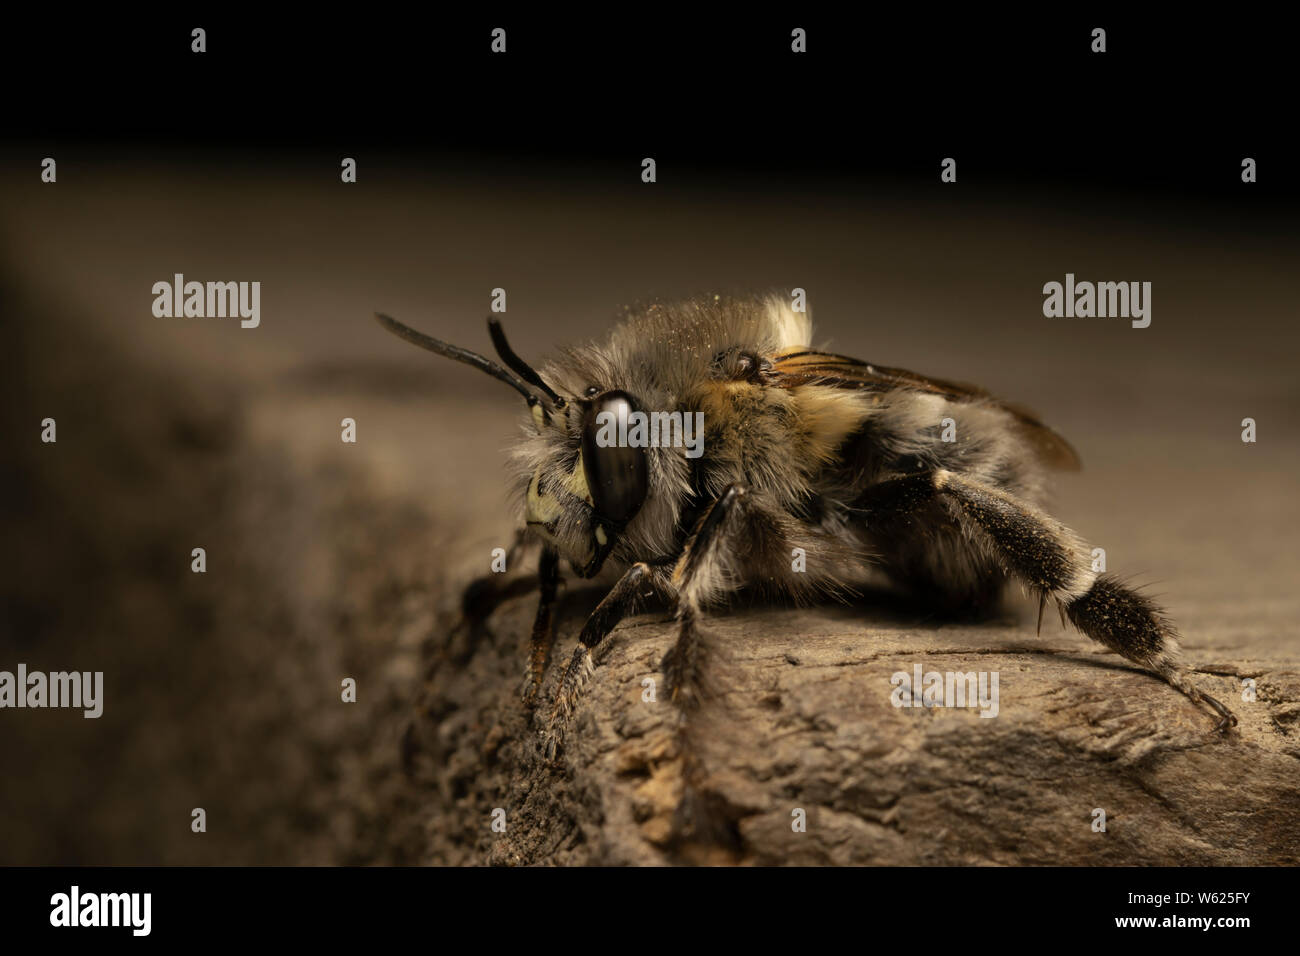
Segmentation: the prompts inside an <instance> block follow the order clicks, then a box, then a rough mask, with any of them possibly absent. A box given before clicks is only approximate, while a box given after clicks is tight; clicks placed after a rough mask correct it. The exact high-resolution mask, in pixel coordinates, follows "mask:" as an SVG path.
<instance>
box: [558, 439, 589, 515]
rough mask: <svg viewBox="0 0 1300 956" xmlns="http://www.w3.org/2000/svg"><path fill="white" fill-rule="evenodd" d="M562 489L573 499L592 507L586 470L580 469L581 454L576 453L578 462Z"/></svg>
mask: <svg viewBox="0 0 1300 956" xmlns="http://www.w3.org/2000/svg"><path fill="white" fill-rule="evenodd" d="M564 487H565V488H566V489H567V490H568V492H569V494H571V495H573V497H575V498H581V499H582V500H583V501H585V502H586V503H587V504H589V505H593V503H592V500H591V489H590V488H588V487H587V470H586V469H585V468H583V467H582V452H578V460H577V462H576V463H575V464H574V466H573V474H571V475H569V479H568V481H566V482H565V483H564ZM593 507H594V505H593Z"/></svg>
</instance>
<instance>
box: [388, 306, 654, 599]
mask: <svg viewBox="0 0 1300 956" xmlns="http://www.w3.org/2000/svg"><path fill="white" fill-rule="evenodd" d="M375 318H376V319H378V320H379V323H380V324H381V325H383V326H384V327H385V328H387V329H388V330H389V331H390V332H392V333H394V334H395V335H397V336H399V337H400V338H403V339H405V340H406V341H408V342H411V343H413V344H415V345H418V346H420V347H421V348H425V349H428V350H429V351H431V352H436V353H437V354H439V355H443V356H446V357H447V358H451V359H455V360H456V361H459V362H464V363H466V364H468V365H473V366H475V367H476V368H479V369H482V370H483V371H485V372H487V373H488V374H489V375H492V376H493V377H495V378H497V379H500V380H501V381H503V382H505V383H506V384H507V385H510V386H511V387H512V388H514V389H515V390H516V391H518V392H519V393H520V394H522V395H523V396H524V398H525V399H526V400H527V402H528V407H529V409H530V410H531V412H532V419H533V425H534V429H535V433H534V435H532V436H530V438H529V440H527V441H526V442H524V444H523V445H522V446H521V447H520V449H519V450H518V451H517V452H516V457H517V458H518V459H520V460H521V461H522V462H523V464H524V466H525V468H526V474H528V475H531V478H530V480H529V482H528V491H527V504H526V512H525V517H526V521H527V524H528V528H529V530H530V531H532V532H533V533H534V534H536V535H537V536H538V537H540V538H542V539H543V540H545V541H547V542H548V543H550V544H551V545H552V546H553V547H554V548H555V549H556V551H557V552H559V554H560V555H561V556H562V557H564V558H566V559H567V560H568V561H569V563H570V564H572V565H573V568H574V570H575V571H576V572H577V573H578V574H579V575H580V576H582V577H584V578H587V577H592V576H593V575H595V574H596V573H597V572H599V571H600V569H601V567H602V566H603V565H604V563H605V559H606V558H608V557H609V554H610V552H611V551H613V549H614V547H615V545H616V544H617V543H618V541H619V539H620V538H621V537H622V534H623V531H624V529H625V528H626V527H627V525H628V522H630V521H631V520H632V519H633V518H634V517H635V516H636V514H637V512H638V511H640V510H641V506H642V505H643V504H644V503H645V500H646V497H647V495H648V493H649V467H648V463H647V460H646V451H645V448H644V447H632V446H629V445H628V444H627V443H626V442H623V443H620V442H619V441H617V440H616V437H615V440H611V435H613V436H617V433H618V432H617V427H618V422H620V421H622V422H626V421H627V418H628V416H629V415H630V414H631V413H632V412H633V411H636V410H638V402H637V399H636V398H634V397H633V396H632V395H629V394H628V393H627V392H623V391H617V390H601V389H599V388H597V387H594V386H593V387H590V388H587V389H586V390H585V392H584V393H583V394H582V395H581V396H571V397H569V398H567V399H566V398H565V397H563V396H562V395H559V394H558V393H556V392H555V391H554V390H553V389H551V387H550V386H548V385H547V384H546V383H545V382H544V381H543V380H542V378H541V376H540V375H538V374H537V372H536V371H534V370H533V369H532V367H531V366H529V365H528V363H526V362H525V361H524V360H523V359H521V358H520V357H519V356H518V355H516V354H515V353H514V351H513V350H512V349H511V348H510V344H509V343H508V342H507V341H506V337H505V333H504V332H503V331H502V329H501V325H500V323H498V322H497V321H496V320H495V319H489V320H488V331H489V333H490V334H491V336H492V342H493V344H494V345H495V346H496V350H497V354H498V355H499V356H500V357H501V360H502V361H503V362H505V363H506V365H507V366H509V367H510V369H512V370H513V371H514V372H515V373H517V375H518V377H516V375H514V374H511V372H509V371H507V370H506V369H504V368H502V367H501V366H500V365H497V364H496V363H495V362H493V361H492V360H491V359H488V358H485V357H484V356H482V355H479V354H478V353H476V352H471V351H469V350H468V349H463V348H460V347H459V346H454V345H448V344H447V343H445V342H442V341H439V340H438V339H434V338H431V337H429V336H427V335H424V334H423V333H421V332H417V331H415V330H414V329H411V328H409V327H408V326H405V325H403V324H402V323H400V322H398V321H397V320H396V319H393V318H390V317H389V316H386V315H376V316H375ZM525 383H527V384H525ZM529 385H532V386H533V387H534V388H536V389H537V390H538V391H539V392H541V396H540V397H539V396H538V395H536V394H534V393H533V392H532V391H530V390H529V387H528V386H529ZM611 426H612V427H611Z"/></svg>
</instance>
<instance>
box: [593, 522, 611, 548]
mask: <svg viewBox="0 0 1300 956" xmlns="http://www.w3.org/2000/svg"><path fill="white" fill-rule="evenodd" d="M596 543H597V544H598V545H600V546H601V547H602V548H603V547H605V545H607V544H609V538H607V537H605V529H604V528H602V527H601V526H600V525H596Z"/></svg>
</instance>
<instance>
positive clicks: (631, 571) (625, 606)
mask: <svg viewBox="0 0 1300 956" xmlns="http://www.w3.org/2000/svg"><path fill="white" fill-rule="evenodd" d="M665 580H666V575H664V573H663V569H662V567H661V566H657V565H650V564H646V563H644V562H638V563H637V564H634V565H632V567H630V568H628V569H627V571H626V572H624V574H623V576H622V577H621V578H619V579H618V583H617V584H615V585H614V587H613V589H612V590H611V591H610V592H609V593H608V594H606V595H605V598H604V600H602V601H601V602H600V604H599V605H597V606H596V610H594V611H592V612H591V617H589V618H587V623H586V624H584V625H583V626H582V634H580V635H579V637H578V646H577V648H576V649H575V650H574V652H573V657H572V658H571V659H570V660H569V666H568V667H567V668H565V671H564V676H563V677H561V678H560V684H559V687H558V688H557V689H556V691H555V707H554V709H553V710H552V711H551V720H550V724H549V725H548V726H547V728H546V730H545V731H544V732H543V734H542V748H543V750H544V752H545V754H546V757H547V759H548V760H549V759H551V758H553V757H554V756H555V755H556V753H557V752H558V751H559V748H560V747H561V746H563V744H564V735H565V732H566V731H567V730H568V726H569V721H570V719H571V718H572V717H573V712H574V710H575V708H576V707H577V704H578V699H579V698H580V697H581V696H582V691H583V688H584V687H585V686H586V683H587V678H588V677H590V676H591V673H592V669H593V665H592V662H591V652H592V650H593V649H594V648H595V647H596V646H597V645H598V644H600V642H601V641H603V640H604V639H605V637H606V636H607V635H608V634H609V632H610V631H612V630H614V628H615V627H617V626H618V622H619V621H621V620H622V619H623V618H625V617H626V616H627V615H628V614H630V613H631V611H632V609H633V607H635V606H636V602H637V600H638V599H639V598H640V597H642V596H643V595H644V594H645V593H646V588H647V587H648V586H649V587H651V588H652V589H654V588H662V586H663V583H664V582H665ZM652 593H653V592H652Z"/></svg>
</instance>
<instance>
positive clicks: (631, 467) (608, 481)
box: [582, 392, 650, 524]
mask: <svg viewBox="0 0 1300 956" xmlns="http://www.w3.org/2000/svg"><path fill="white" fill-rule="evenodd" d="M636 411H637V409H636V404H635V402H634V401H633V399H632V396H630V395H628V394H627V393H626V392H606V393H605V394H604V395H601V396H600V397H599V398H598V399H596V400H595V401H593V402H591V403H590V405H589V406H588V407H587V408H586V409H585V410H584V413H583V422H582V468H583V472H584V473H585V475H586V479H587V489H588V490H589V491H590V492H591V501H592V504H593V505H594V506H595V508H596V513H597V514H599V515H600V516H601V517H602V518H606V519H608V520H610V521H613V522H616V523H618V524H623V523H624V522H627V521H630V520H631V519H632V517H633V516H634V515H635V514H636V513H637V512H638V511H640V510H641V505H643V504H644V503H645V498H646V494H647V492H648V491H649V484H650V482H649V474H648V466H647V464H646V454H645V448H643V447H640V446H639V445H635V444H631V443H629V441H628V437H629V432H630V430H631V427H632V422H631V417H632V415H633V413H634V412H636ZM641 434H645V430H644V429H641Z"/></svg>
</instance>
